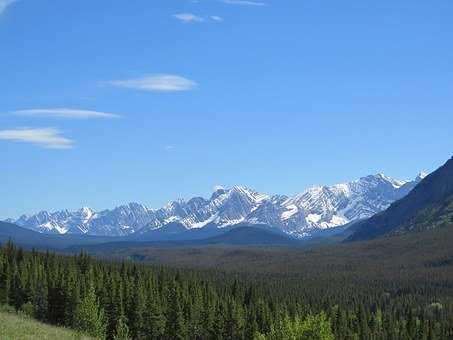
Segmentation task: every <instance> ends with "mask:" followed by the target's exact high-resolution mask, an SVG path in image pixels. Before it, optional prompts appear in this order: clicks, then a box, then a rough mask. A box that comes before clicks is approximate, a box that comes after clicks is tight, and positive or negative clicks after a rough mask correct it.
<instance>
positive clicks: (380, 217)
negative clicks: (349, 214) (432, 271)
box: [348, 158, 453, 241]
mask: <svg viewBox="0 0 453 340" xmlns="http://www.w3.org/2000/svg"><path fill="white" fill-rule="evenodd" d="M452 224H453V158H451V159H450V160H448V161H447V162H446V163H445V164H444V165H443V166H442V167H440V168H439V169H437V170H436V171H434V172H433V173H431V174H430V175H428V176H427V177H425V178H424V179H423V180H422V181H421V182H420V183H419V184H418V185H417V186H416V187H415V188H414V189H413V190H412V191H411V192H410V193H409V194H408V195H407V196H405V197H404V198H402V199H401V200H399V201H396V202H395V203H393V204H392V205H391V206H390V207H389V208H388V209H387V210H385V211H383V212H382V213H379V214H376V215H374V216H373V217H371V218H369V219H367V220H365V221H362V222H359V223H357V224H355V225H354V226H353V229H354V230H355V232H354V233H353V234H352V235H351V236H350V237H349V238H348V241H358V240H367V239H372V238H375V237H378V236H381V235H385V234H400V233H405V232H408V231H421V230H428V229H433V228H438V227H442V226H447V225H452Z"/></svg>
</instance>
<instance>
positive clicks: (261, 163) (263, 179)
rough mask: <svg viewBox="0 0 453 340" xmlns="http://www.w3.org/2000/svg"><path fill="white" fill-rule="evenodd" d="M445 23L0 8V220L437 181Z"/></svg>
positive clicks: (87, 6) (197, 6)
mask: <svg viewBox="0 0 453 340" xmlns="http://www.w3.org/2000/svg"><path fill="white" fill-rule="evenodd" d="M452 13H453V2H452V1H450V0H443V1H442V0H439V1H436V2H428V1H418V0H416V1H414V0H407V1H405V0H381V1H374V0H367V1H364V0H360V1H359V0H356V1H355V0H353V1H341V2H326V1H318V0H316V1H315V0H293V1H284V0H279V1H277V0H262V1H240V0H238V1H235V0H225V1H224V0H199V1H190V0H165V1H164V0H161V1H157V0H156V1H149V0H136V1H111V0H109V1H104V0H96V1H92V0H78V1H51V0H18V1H11V0H6V1H5V0H0V42H1V45H0V70H1V71H0V156H1V162H0V176H1V178H0V180H1V186H0V195H1V197H2V205H1V208H0V218H6V217H11V216H17V215H19V214H21V213H24V212H34V211H38V210H42V209H47V210H57V209H61V208H68V209H76V208H78V207H80V206H85V205H86V206H91V207H94V208H96V209H103V208H111V207H113V206H116V205H119V204H122V203H126V202H129V201H138V202H143V203H146V204H148V205H150V206H153V207H159V206H161V205H162V204H164V203H165V202H167V201H169V200H172V199H176V198H179V197H182V198H188V197H191V196H194V195H202V196H209V195H210V193H211V191H212V188H213V187H214V186H215V185H219V184H221V185H224V186H227V187H228V186H231V185H234V184H243V185H247V186H250V187H252V188H255V189H256V190H259V191H263V192H267V193H282V194H293V193H296V192H300V191H302V190H303V189H305V188H306V187H308V186H311V185H315V184H333V183H337V182H341V181H346V180H350V179H355V178H358V177H360V176H364V175H367V174H371V173H376V172H384V173H385V174H387V175H389V176H393V177H396V178H402V179H406V178H407V179H409V178H412V177H415V176H416V174H417V173H418V172H419V171H421V170H426V171H431V170H434V169H435V168H436V167H438V166H439V165H441V164H442V163H443V162H444V161H446V159H447V158H449V157H451V155H452V150H453V148H452V147H453V138H452V136H453V103H452V101H453V100H452V98H453V97H452V93H453V81H452V79H453V44H452V42H451V37H452V36H453V21H452V20H451V15H452Z"/></svg>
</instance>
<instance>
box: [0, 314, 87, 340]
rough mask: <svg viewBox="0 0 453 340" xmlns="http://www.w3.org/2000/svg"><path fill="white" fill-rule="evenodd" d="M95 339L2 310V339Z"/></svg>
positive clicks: (0, 333)
mask: <svg viewBox="0 0 453 340" xmlns="http://www.w3.org/2000/svg"><path fill="white" fill-rule="evenodd" d="M34 339H39V340H44V339H45V340H53V339H55V340H66V339H68V340H69V339H70V340H90V339H91V340H94V339H93V338H90V337H87V336H84V335H80V334H77V333H76V332H74V331H70V330H68V329H64V328H59V327H54V326H49V325H46V324H43V323H40V322H38V321H35V320H33V319H30V318H29V317H26V316H24V315H20V314H15V313H10V312H5V311H0V340H34Z"/></svg>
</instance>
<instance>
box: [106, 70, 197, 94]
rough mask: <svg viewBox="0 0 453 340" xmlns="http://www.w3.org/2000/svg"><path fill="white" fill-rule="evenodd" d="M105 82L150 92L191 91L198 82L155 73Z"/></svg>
mask: <svg viewBox="0 0 453 340" xmlns="http://www.w3.org/2000/svg"><path fill="white" fill-rule="evenodd" d="M103 84H107V85H111V86H116V87H124V88H130V89H137V90H143V91H150V92H181V91H189V90H192V89H193V88H195V87H196V86H197V83H196V82H194V81H193V80H190V79H187V78H184V77H181V76H176V75H171V74H154V75H149V76H145V77H142V78H136V79H124V80H112V81H107V82H103Z"/></svg>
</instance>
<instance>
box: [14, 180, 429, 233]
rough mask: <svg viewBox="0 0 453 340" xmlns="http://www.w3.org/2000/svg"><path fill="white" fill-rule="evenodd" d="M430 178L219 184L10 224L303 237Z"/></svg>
mask: <svg viewBox="0 0 453 340" xmlns="http://www.w3.org/2000/svg"><path fill="white" fill-rule="evenodd" d="M425 176H426V175H425V174H423V173H422V174H420V175H419V176H417V177H416V178H415V179H414V180H412V181H399V180H395V179H392V178H390V177H387V176H385V175H383V174H377V175H370V176H366V177H362V178H360V179H358V180H355V181H351V182H348V183H342V184H337V185H333V186H318V187H313V188H310V189H308V190H306V191H304V192H302V193H301V194H298V195H295V196H291V197H289V196H285V195H267V194H262V193H258V192H256V191H254V190H252V189H249V188H247V187H244V186H234V187H232V188H230V189H224V188H221V187H218V188H216V190H215V191H214V193H213V194H212V195H211V197H210V198H209V199H205V198H202V197H194V198H191V199H189V200H182V199H180V200H177V201H173V202H170V203H168V204H167V205H166V206H164V207H162V208H160V209H151V208H149V207H147V206H145V205H143V204H138V203H129V204H127V205H122V206H119V207H117V208H114V209H112V210H103V211H94V210H93V209H91V208H87V207H84V208H82V209H80V210H78V211H75V212H70V211H68V210H62V211H56V212H47V211H41V212H39V213H37V214H33V215H23V216H21V217H19V218H18V219H8V220H7V222H11V223H15V224H16V225H18V226H21V227H24V228H27V229H31V230H33V231H37V232H40V233H49V234H76V235H92V236H126V235H133V234H134V235H139V234H144V233H149V232H153V231H167V230H169V231H173V232H174V230H175V228H176V229H178V230H179V229H180V230H182V231H184V230H194V229H208V228H223V227H227V226H233V225H238V224H244V223H245V224H250V225H254V224H264V225H268V226H271V227H272V228H275V229H277V230H279V231H282V232H284V233H285V234H288V235H291V236H294V237H298V238H300V237H305V236H310V235H312V234H313V233H315V232H318V231H320V230H326V229H330V228H334V227H338V226H342V225H345V224H348V223H350V222H354V221H358V220H361V219H365V218H368V217H370V216H372V215H374V214H376V213H379V212H381V211H383V210H385V209H386V208H388V207H389V206H390V205H391V204H392V203H393V202H395V201H397V200H399V199H401V198H403V197H404V196H406V195H407V194H408V193H409V192H410V191H411V190H412V189H413V188H414V187H415V186H416V185H417V184H418V183H419V182H420V181H421V180H422V179H423V178H424V177H425Z"/></svg>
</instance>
